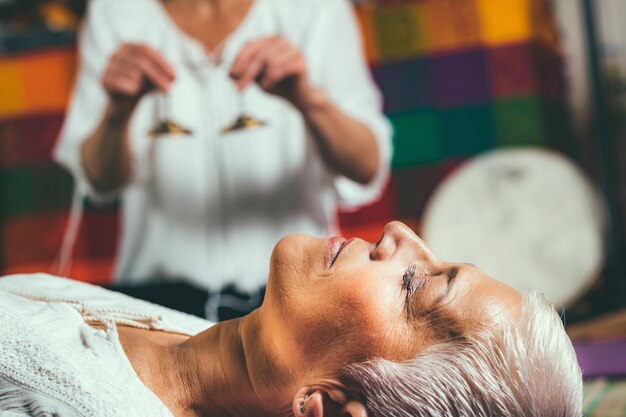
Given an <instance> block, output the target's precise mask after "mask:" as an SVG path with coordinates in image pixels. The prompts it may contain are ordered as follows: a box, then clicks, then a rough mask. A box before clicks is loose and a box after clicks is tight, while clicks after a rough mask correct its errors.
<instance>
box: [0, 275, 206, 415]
mask: <svg viewBox="0 0 626 417" xmlns="http://www.w3.org/2000/svg"><path fill="white" fill-rule="evenodd" d="M85 321H90V322H99V323H102V324H103V325H104V327H105V330H99V329H96V328H94V327H91V326H89V325H87V324H86V323H85ZM121 324H123V325H126V326H132V327H137V328H143V329H151V330H162V331H169V332H175V333H182V334H187V335H194V334H197V333H199V332H201V331H202V330H205V329H207V328H208V327H210V326H211V324H212V323H210V322H208V321H206V320H201V319H199V318H196V317H193V316H189V315H186V314H183V313H179V312H176V311H173V310H170V309H167V308H164V307H160V306H156V305H154V304H151V303H147V302H144V301H140V300H136V299H133V298H131V297H128V296H125V295H122V294H118V293H114V292H111V291H107V290H105V289H103V288H100V287H96V286H92V285H89V284H84V283H79V282H75V281H71V280H67V279H63V278H57V277H52V276H49V275H44V274H35V275H13V276H9V277H5V278H0V416H2V417H5V416H6V417H18V416H37V417H47V416H55V417H66V416H71V417H75V416H89V417H91V416H94V417H95V416H98V417H100V416H101V417H109V416H111V417H113V416H116V417H117V416H119V417H133V416H168V417H171V416H172V414H171V413H170V411H169V410H168V409H167V408H166V407H165V405H164V404H163V403H162V402H161V401H160V400H159V398H158V397H156V396H155V395H154V394H153V393H152V392H151V391H150V390H149V389H148V388H147V387H146V386H145V385H143V384H142V382H141V380H140V379H139V377H138V376H137V374H136V373H135V371H134V370H133V368H132V366H131V364H130V362H129V361H128V358H127V357H126V355H125V353H124V351H123V349H122V346H121V344H120V342H119V338H118V332H117V326H118V325H121Z"/></svg>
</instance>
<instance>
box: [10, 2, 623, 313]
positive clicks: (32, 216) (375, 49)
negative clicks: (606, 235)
mask: <svg viewBox="0 0 626 417" xmlns="http://www.w3.org/2000/svg"><path fill="white" fill-rule="evenodd" d="M595 3H596V7H597V9H598V16H597V22H598V23H599V27H600V31H599V32H600V39H599V40H598V42H599V47H600V51H601V62H599V64H600V65H601V68H602V71H603V72H602V74H603V81H604V83H605V84H604V85H605V86H606V87H607V88H608V90H607V91H608V92H609V95H608V99H607V102H608V106H609V107H608V109H609V112H610V117H611V120H612V123H613V124H614V125H613V129H612V130H611V135H612V137H611V138H612V140H613V142H612V143H613V146H614V147H615V148H614V151H615V152H614V154H613V157H614V158H615V164H616V166H617V167H618V173H617V176H616V178H614V181H613V185H614V186H615V187H617V188H618V190H619V193H618V194H619V201H620V202H621V203H623V200H624V196H626V175H625V173H626V172H625V171H626V170H625V169H624V167H625V166H626V165H625V164H623V163H621V160H622V159H623V156H624V155H625V153H624V151H625V150H624V149H623V142H624V140H623V139H624V138H625V132H624V127H623V125H624V123H623V121H624V112H623V110H624V91H626V84H625V82H624V80H625V78H624V77H625V76H626V36H625V34H624V32H623V31H622V29H621V27H620V18H619V16H621V17H622V18H623V17H626V10H625V8H626V3H624V2H623V0H599V1H597V2H595ZM581 4H582V1H573V0H553V1H549V0H380V1H376V0H363V1H358V2H357V3H355V6H356V7H355V13H356V15H357V18H358V21H359V22H360V25H361V28H362V34H363V39H364V43H365V50H366V53H367V58H368V61H369V63H370V66H371V69H372V73H373V76H374V78H375V80H376V82H377V83H378V85H379V86H380V88H381V90H382V91H383V94H384V97H385V112H386V114H387V115H388V117H389V119H390V120H391V122H392V124H393V126H394V128H395V136H394V145H395V155H394V158H393V175H392V178H391V181H390V183H389V186H388V188H387V190H386V192H385V195H384V196H383V198H382V199H381V200H380V201H379V202H378V203H376V204H374V205H372V206H370V207H366V208H364V209H362V210H360V211H358V212H356V213H340V214H339V218H340V224H341V227H342V230H343V232H344V234H346V235H350V236H354V235H356V236H360V237H364V238H367V239H372V240H376V239H377V238H378V235H379V233H380V229H381V226H382V225H383V224H385V223H386V222H387V221H389V220H392V219H400V220H403V221H405V222H406V223H408V224H409V225H411V226H412V227H413V228H414V229H416V230H417V231H419V229H420V219H421V215H422V212H423V209H424V205H425V202H426V200H427V198H428V196H429V195H430V193H431V192H432V191H433V189H434V188H435V186H436V185H437V184H438V183H439V182H440V181H441V179H442V178H444V177H445V176H446V175H447V174H448V173H450V172H451V171H452V170H454V169H455V167H457V166H458V165H459V164H460V163H461V162H462V161H463V160H465V159H466V158H468V157H471V156H472V155H475V154H477V153H479V152H482V151H485V150H489V149H493V148H499V147H509V146H520V145H521V146H526V145H535V146H542V147H548V148H552V149H556V150H558V151H560V152H562V153H564V154H566V155H568V156H569V157H571V158H573V159H574V160H575V161H578V162H579V163H580V165H581V166H582V167H583V169H584V170H585V171H586V172H587V173H589V174H590V175H591V176H592V177H593V178H599V176H600V174H599V168H600V167H599V166H598V165H599V164H598V158H597V150H596V146H595V141H596V140H597V137H596V135H595V131H594V126H593V117H592V109H593V99H592V97H591V95H590V93H589V92H590V91H591V90H592V86H590V84H589V82H588V79H589V71H588V61H589V55H588V48H587V47H586V35H585V30H586V29H585V25H584V19H583V9H582V8H581ZM84 7H85V4H84V1H79V0H40V1H36V0H0V24H1V26H0V53H1V56H0V245H1V246H0V272H1V273H11V272H30V271H50V270H51V265H52V264H53V262H54V259H55V256H56V255H57V252H58V248H59V246H60V243H61V239H62V235H63V230H64V227H65V224H66V221H67V214H68V207H69V204H70V200H71V192H72V179H71V177H70V176H69V174H67V173H66V172H65V171H63V170H62V169H61V168H60V167H58V166H56V165H55V164H54V163H53V162H52V161H51V158H50V153H51V149H52V146H53V145H54V142H55V138H56V135H57V133H58V131H59V128H60V126H61V123H62V120H63V115H64V110H65V106H66V104H67V101H68V95H69V92H70V89H71V86H72V82H73V76H74V73H75V70H76V65H77V63H76V50H75V46H74V41H75V33H76V30H77V28H78V27H79V25H80V19H81V16H82V13H83V12H84ZM622 207H624V204H622ZM623 214H624V213H623V212H620V215H623ZM622 236H623V230H620V231H619V239H621V237H622ZM116 237H117V206H116V205H115V204H114V205H112V206H109V207H93V206H88V207H87V214H86V216H85V220H84V221H83V225H82V227H81V230H80V235H79V239H78V242H77V244H76V248H75V251H74V252H75V255H74V263H73V267H72V269H71V272H70V276H72V277H74V278H77V279H82V280H87V281H91V282H99V283H101V282H107V281H108V280H109V279H110V276H111V271H112V265H111V262H112V257H113V254H114V250H115V242H116ZM622 255H623V254H621V253H619V254H617V256H618V257H619V259H618V260H620V259H621V257H622ZM611 279H614V278H611ZM620 279H622V281H623V279H624V277H623V276H621V277H620ZM611 288H612V287H611V285H608V284H607V281H606V280H599V281H598V283H597V284H596V286H595V287H594V289H592V291H591V292H590V293H589V294H588V296H587V297H585V299H583V300H581V301H580V302H579V303H578V304H577V306H575V307H574V308H572V313H571V315H572V317H573V319H576V318H577V317H584V316H587V315H590V314H593V313H598V312H602V311H606V310H608V309H610V308H613V307H615V305H614V303H613V304H611V303H606V302H605V300H606V299H607V292H609V291H611ZM618 302H619V301H618Z"/></svg>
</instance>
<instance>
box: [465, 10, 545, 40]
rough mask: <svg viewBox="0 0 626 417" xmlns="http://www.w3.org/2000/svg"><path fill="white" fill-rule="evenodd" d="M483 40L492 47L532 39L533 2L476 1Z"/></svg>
mask: <svg viewBox="0 0 626 417" xmlns="http://www.w3.org/2000/svg"><path fill="white" fill-rule="evenodd" d="M476 1H477V2H478V3H477V4H478V11H479V15H480V22H481V27H482V35H483V40H484V41H485V42H486V43H487V44H490V45H499V44H504V43H510V42H516V41H522V40H527V39H529V38H531V37H532V22H531V18H532V1H533V0H476Z"/></svg>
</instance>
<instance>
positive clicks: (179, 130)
mask: <svg viewBox="0 0 626 417" xmlns="http://www.w3.org/2000/svg"><path fill="white" fill-rule="evenodd" d="M191 133H192V131H191V130H190V129H187V128H186V127H183V126H181V125H179V124H178V123H176V122H173V121H171V120H163V121H162V122H159V123H158V124H157V125H156V126H155V127H154V128H152V129H150V131H149V132H148V135H150V137H152V138H157V137H159V136H181V137H182V136H190V135H191Z"/></svg>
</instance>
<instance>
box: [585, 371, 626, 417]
mask: <svg viewBox="0 0 626 417" xmlns="http://www.w3.org/2000/svg"><path fill="white" fill-rule="evenodd" d="M583 415H584V416H585V417H622V416H626V379H614V380H610V379H596V380H591V381H588V382H586V383H585V388H584V402H583Z"/></svg>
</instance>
